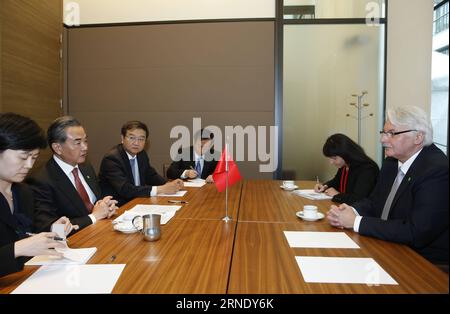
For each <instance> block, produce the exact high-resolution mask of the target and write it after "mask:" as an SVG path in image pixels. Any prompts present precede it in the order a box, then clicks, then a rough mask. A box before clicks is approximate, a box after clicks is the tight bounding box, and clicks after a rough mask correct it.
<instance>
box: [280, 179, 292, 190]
mask: <svg viewBox="0 0 450 314" xmlns="http://www.w3.org/2000/svg"><path fill="white" fill-rule="evenodd" d="M294 183H295V182H294V181H293V180H285V181H283V187H285V188H288V189H291V188H293V187H294V186H295V184H294Z"/></svg>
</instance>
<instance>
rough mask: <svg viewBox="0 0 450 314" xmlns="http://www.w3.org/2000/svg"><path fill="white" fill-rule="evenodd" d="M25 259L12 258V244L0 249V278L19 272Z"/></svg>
mask: <svg viewBox="0 0 450 314" xmlns="http://www.w3.org/2000/svg"><path fill="white" fill-rule="evenodd" d="M24 263H25V258H23V257H19V258H15V257H14V242H13V243H10V244H7V245H5V246H2V247H0V277H3V276H6V275H8V274H11V273H15V272H18V271H21V270H22V269H23V265H24Z"/></svg>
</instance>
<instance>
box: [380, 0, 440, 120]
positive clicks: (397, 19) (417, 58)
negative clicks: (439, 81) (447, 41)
mask: <svg viewBox="0 0 450 314" xmlns="http://www.w3.org/2000/svg"><path fill="white" fill-rule="evenodd" d="M432 34H433V0H391V1H389V3H388V40H387V49H388V53H387V90H386V106H387V107H391V106H398V105H416V106H421V107H423V108H425V109H426V110H427V111H428V112H429V111H430V104H431V53H432Z"/></svg>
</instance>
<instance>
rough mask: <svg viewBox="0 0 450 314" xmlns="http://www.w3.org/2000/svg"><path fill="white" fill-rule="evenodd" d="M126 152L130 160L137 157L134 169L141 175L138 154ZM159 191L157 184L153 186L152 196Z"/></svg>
mask: <svg viewBox="0 0 450 314" xmlns="http://www.w3.org/2000/svg"><path fill="white" fill-rule="evenodd" d="M125 153H127V156H128V160H131V159H136V162H135V163H134V171H136V173H137V174H138V175H139V165H138V160H137V155H134V156H132V155H131V154H129V153H128V152H127V151H125ZM157 193H158V188H157V187H156V186H153V187H152V190H151V191H150V196H156V194H157Z"/></svg>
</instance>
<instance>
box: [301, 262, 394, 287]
mask: <svg viewBox="0 0 450 314" xmlns="http://www.w3.org/2000/svg"><path fill="white" fill-rule="evenodd" d="M295 259H296V260H297V264H298V266H299V267H300V271H301V273H302V276H303V279H304V280H305V281H306V282H317V283H319V282H320V283H359V284H366V285H398V283H397V282H396V281H395V280H394V279H393V278H392V277H391V276H390V275H389V274H388V273H387V272H386V271H385V270H384V269H383V268H381V267H380V265H378V263H377V262H375V260H374V259H373V258H356V257H313V256H296V257H295Z"/></svg>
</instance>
